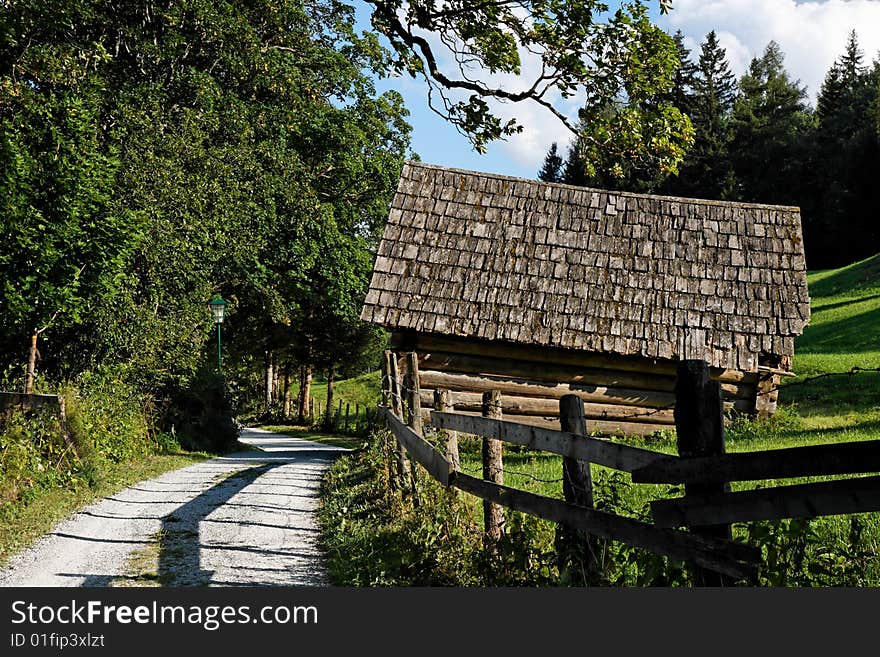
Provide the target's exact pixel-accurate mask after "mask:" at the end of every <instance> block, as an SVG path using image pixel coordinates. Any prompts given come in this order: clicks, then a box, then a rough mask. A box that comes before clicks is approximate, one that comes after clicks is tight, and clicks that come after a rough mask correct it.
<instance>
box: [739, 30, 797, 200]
mask: <svg viewBox="0 0 880 657" xmlns="http://www.w3.org/2000/svg"><path fill="white" fill-rule="evenodd" d="M739 90H740V93H739V96H738V97H737V99H736V101H735V102H734V107H733V112H732V116H731V128H732V142H731V144H732V148H731V149H730V150H731V163H732V165H733V170H734V171H735V179H736V188H735V190H734V197H735V198H738V199H740V200H745V201H754V202H763V203H778V204H795V205H797V204H798V203H799V200H800V199H801V198H802V192H803V189H802V185H801V181H802V179H803V174H804V171H803V163H804V162H805V160H806V155H807V148H806V147H807V145H808V144H810V143H811V141H812V139H811V137H812V130H813V116H812V112H811V111H810V109H809V107H808V106H807V104H806V99H807V92H806V89H805V88H804V87H802V86H801V85H800V84H799V82H797V81H792V80H791V79H790V78H789V76H788V73H787V72H786V70H785V67H784V55H783V53H782V50H781V49H780V48H779V45H778V44H777V43H776V42H774V41H771V42H770V43H769V44H768V45H767V47H766V49H765V50H764V53H763V54H762V55H761V56H760V57H756V58H755V59H753V60H752V62H751V64H750V65H749V71H748V73H746V74H745V75H743V76H742V78H740V81H739Z"/></svg>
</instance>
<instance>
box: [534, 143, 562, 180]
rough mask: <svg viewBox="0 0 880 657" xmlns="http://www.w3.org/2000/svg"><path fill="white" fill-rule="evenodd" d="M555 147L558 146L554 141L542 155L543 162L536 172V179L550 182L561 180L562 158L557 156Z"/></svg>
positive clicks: (557, 152)
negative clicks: (544, 154) (543, 155)
mask: <svg viewBox="0 0 880 657" xmlns="http://www.w3.org/2000/svg"><path fill="white" fill-rule="evenodd" d="M557 149H558V147H557V145H556V142H555V141H554V142H553V143H552V144H551V145H550V150H548V151H547V155H546V156H545V157H544V164H543V166H541V170H540V171H539V172H538V180H543V181H544V182H550V183H558V182H562V158H561V157H560V156H559V151H558V150H557Z"/></svg>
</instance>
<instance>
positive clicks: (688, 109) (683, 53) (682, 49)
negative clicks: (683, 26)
mask: <svg viewBox="0 0 880 657" xmlns="http://www.w3.org/2000/svg"><path fill="white" fill-rule="evenodd" d="M672 40H673V41H674V42H675V51H676V55H677V57H678V62H679V66H678V68H677V69H676V71H675V75H674V76H673V78H672V88H671V89H670V90H669V91H668V92H666V93H664V94H661V95H660V96H659V100H660V101H661V102H666V103H669V104H670V105H672V106H673V107H677V108H678V109H679V110H681V111H682V112H684V113H685V114H687V115H688V116H690V115H691V114H692V112H693V100H694V89H695V87H696V84H697V65H696V64H695V63H694V62H693V60H692V59H691V51H690V49H688V48H687V46H685V45H684V35H683V34H682V33H681V30H678V31H677V32H676V33H675V34H673V35H672Z"/></svg>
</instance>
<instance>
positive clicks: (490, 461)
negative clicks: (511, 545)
mask: <svg viewBox="0 0 880 657" xmlns="http://www.w3.org/2000/svg"><path fill="white" fill-rule="evenodd" d="M483 417H489V418H496V419H500V418H501V391H500V390H487V391H486V392H484V393H483ZM483 478H484V479H486V480H488V481H491V482H493V483H495V484H504V463H503V462H502V460H501V441H500V440H495V439H494V438H483ZM483 523H484V526H485V529H486V543H487V545H488V547H490V549H492V548H493V547H494V544H496V543H498V541H500V540H501V536H502V534H503V533H504V509H503V508H502V507H501V506H500V505H498V504H495V503H494V502H489V501H488V500H483Z"/></svg>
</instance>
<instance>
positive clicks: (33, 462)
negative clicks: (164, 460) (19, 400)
mask: <svg viewBox="0 0 880 657" xmlns="http://www.w3.org/2000/svg"><path fill="white" fill-rule="evenodd" d="M7 387H8V386H7ZM37 389H38V390H39V391H40V392H41V393H47V394H61V395H62V396H63V398H64V402H65V409H66V418H67V422H66V424H65V425H62V423H61V420H60V417H59V415H58V413H57V412H56V409H54V408H49V407H45V408H42V409H39V410H37V411H28V412H23V411H19V410H16V411H13V412H12V413H10V414H9V415H8V416H7V417H6V418H5V420H4V421H3V422H2V426H0V505H2V506H4V507H5V506H6V505H10V504H14V503H16V502H25V503H27V501H28V499H29V498H30V497H31V496H32V495H34V494H36V492H37V491H39V490H40V489H44V488H51V487H77V486H80V485H86V486H92V487H94V486H96V485H97V483H98V476H99V475H98V473H99V472H101V470H102V468H101V467H100V466H101V463H102V462H105V461H107V462H114V463H118V462H121V461H125V460H131V459H135V458H139V457H142V456H145V455H147V454H152V453H156V452H158V451H162V450H163V448H165V447H171V445H169V443H168V441H167V440H165V441H164V442H163V443H161V444H160V442H159V441H158V440H156V439H155V438H153V437H152V436H151V433H150V430H149V427H150V424H149V418H148V417H147V415H146V412H145V404H144V399H143V398H142V397H141V396H140V395H139V394H138V393H137V391H136V390H135V389H134V388H133V387H132V386H131V385H130V384H127V383H126V379H125V377H124V376H123V373H122V372H121V371H119V370H102V371H99V372H93V373H88V374H84V375H82V376H81V377H80V378H79V380H77V381H76V382H75V383H74V382H68V383H65V384H64V385H61V386H53V385H52V384H50V383H48V382H46V381H44V380H39V381H38V382H37Z"/></svg>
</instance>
